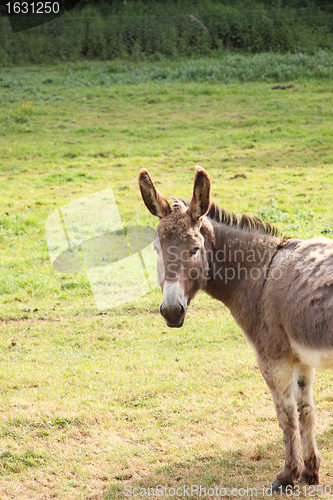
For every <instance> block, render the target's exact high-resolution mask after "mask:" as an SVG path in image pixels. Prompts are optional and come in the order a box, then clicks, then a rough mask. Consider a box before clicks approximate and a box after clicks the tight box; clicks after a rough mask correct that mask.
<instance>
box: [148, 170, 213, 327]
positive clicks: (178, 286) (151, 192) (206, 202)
mask: <svg viewBox="0 0 333 500" xmlns="http://www.w3.org/2000/svg"><path fill="white" fill-rule="evenodd" d="M139 186H140V191H141V195H142V199H143V201H144V203H145V205H146V207H147V208H148V210H149V211H150V212H151V213H152V214H153V215H156V217H159V219H160V223H159V225H158V227H157V235H156V238H155V241H154V247H155V249H156V252H157V273H158V279H159V283H160V284H161V288H162V292H163V302H162V304H161V306H160V313H161V315H162V316H163V318H164V319H165V321H166V323H167V325H168V326H170V327H177V328H179V327H181V326H182V325H183V323H184V319H185V314H186V310H187V307H188V305H189V303H190V301H191V300H192V298H193V297H194V294H195V293H196V292H197V291H198V290H199V289H200V288H203V287H204V285H205V283H206V280H207V272H208V263H207V256H206V250H205V246H204V243H205V242H204V237H203V235H202V231H201V229H202V228H201V225H202V221H201V218H202V216H203V215H205V214H206V213H207V212H208V210H209V206H210V178H209V176H208V174H207V172H206V171H205V170H204V169H203V168H201V167H199V166H197V167H196V174H195V179H194V187H193V196H192V200H191V203H190V204H189V206H187V205H186V204H185V203H183V202H181V201H179V200H176V202H175V203H174V205H173V208H171V207H170V205H169V203H168V202H167V200H166V199H165V198H164V196H163V195H162V194H161V193H160V192H159V191H158V190H157V189H156V188H155V186H154V183H153V181H152V180H151V177H150V175H149V173H148V172H147V170H146V169H142V170H141V172H140V174H139Z"/></svg>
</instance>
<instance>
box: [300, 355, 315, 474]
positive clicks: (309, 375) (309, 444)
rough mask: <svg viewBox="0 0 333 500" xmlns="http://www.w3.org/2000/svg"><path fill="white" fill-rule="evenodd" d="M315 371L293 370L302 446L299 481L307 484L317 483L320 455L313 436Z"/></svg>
mask: <svg viewBox="0 0 333 500" xmlns="http://www.w3.org/2000/svg"><path fill="white" fill-rule="evenodd" d="M314 374H315V369H314V368H311V367H309V366H305V365H300V366H297V368H296V370H295V377H294V392H295V396H296V401H297V408H298V413H299V426H300V431H301V439H302V446H303V460H304V469H303V472H302V476H301V480H302V481H304V482H306V483H308V484H318V483H319V466H320V453H319V451H318V449H317V445H316V439H315V434H314V423H315V417H316V414H315V408H314V404H313V398H312V382H313V377H314Z"/></svg>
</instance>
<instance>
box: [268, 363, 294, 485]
mask: <svg viewBox="0 0 333 500" xmlns="http://www.w3.org/2000/svg"><path fill="white" fill-rule="evenodd" d="M258 363H259V368H260V370H261V373H262V374H263V376H264V378H265V380H266V382H267V385H268V387H269V388H270V391H271V393H272V396H273V400H274V404H275V409H276V414H277V418H278V421H279V425H280V427H281V429H282V431H283V441H284V445H285V466H284V470H283V471H282V472H280V473H279V474H277V476H276V480H275V481H274V483H273V484H272V490H273V491H278V492H280V493H281V490H282V491H283V490H284V489H285V487H286V486H289V485H290V486H293V485H294V481H297V480H298V479H299V477H300V475H301V472H302V468H303V461H302V455H301V445H300V433H299V427H298V414H297V407H296V400H295V395H294V392H293V374H294V366H293V364H292V363H291V362H290V361H289V360H284V359H278V360H276V359H267V358H266V357H262V358H261V357H260V356H258Z"/></svg>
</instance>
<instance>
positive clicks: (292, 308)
mask: <svg viewBox="0 0 333 500" xmlns="http://www.w3.org/2000/svg"><path fill="white" fill-rule="evenodd" d="M139 187H140V190H141V195H142V198H143V201H144V203H145V205H146V207H147V208H148V210H149V211H150V212H151V213H152V214H153V215H155V216H157V217H159V219H160V222H159V225H158V227H157V235H156V238H155V241H154V246H155V249H156V251H157V272H158V278H159V283H160V285H161V288H162V292H163V302H162V304H161V306H160V313H161V315H162V316H163V318H164V319H165V321H166V323H167V325H168V326H169V327H176V328H179V327H181V326H182V325H183V322H184V319H185V315H186V310H187V308H188V306H189V304H190V302H191V300H192V298H193V297H194V295H195V293H196V292H197V291H198V290H205V291H206V292H207V293H208V294H209V295H211V296H212V297H214V298H215V299H217V300H220V301H221V302H223V303H224V304H225V305H226V306H227V307H228V308H229V310H230V311H231V314H232V315H233V317H234V318H235V320H236V322H237V323H238V325H239V326H240V328H241V330H242V331H243V333H244V335H245V337H246V339H247V341H248V342H249V344H250V345H251V346H252V347H253V348H254V350H255V353H256V357H257V362H258V365H259V368H260V371H261V373H262V375H263V377H264V378H265V380H266V383H267V385H268V387H269V389H270V391H271V394H272V397H273V400H274V404H275V408H276V413H277V418H278V422H279V425H280V427H281V429H282V431H283V441H284V444H285V465H284V470H283V471H281V472H280V473H278V474H277V476H276V479H275V480H274V482H273V484H272V485H271V489H272V491H276V492H279V493H282V492H283V491H286V488H287V487H288V488H290V487H293V485H294V483H295V481H298V480H300V481H301V482H303V483H306V484H309V485H314V484H318V482H319V466H320V454H319V451H318V449H317V445H316V441H315V434H314V422H315V408H314V404H313V398H312V382H313V378H314V373H315V369H316V368H317V369H325V368H333V242H332V241H330V240H327V239H325V238H313V239H309V240H302V239H296V238H291V239H288V238H285V237H283V236H282V235H281V234H280V233H279V232H278V230H277V229H276V228H275V227H274V226H271V225H269V224H268V223H267V222H262V221H261V220H260V219H259V217H257V216H249V215H246V214H243V215H242V216H236V215H235V214H234V213H229V212H227V211H226V210H224V209H222V210H220V209H219V208H218V207H217V206H216V205H215V204H213V203H212V204H211V203H210V188H211V181H210V178H209V175H208V174H207V172H206V171H205V170H204V169H203V168H201V167H199V166H197V167H196V174H195V179H194V188H193V196H192V199H191V202H190V203H188V202H185V201H184V200H182V199H177V198H174V199H173V206H172V207H171V206H170V205H169V203H168V201H167V200H166V199H165V198H164V196H163V195H162V194H161V193H160V192H159V191H158V190H157V189H156V188H155V186H154V183H153V181H152V180H151V177H150V176H149V173H148V171H147V170H145V169H142V170H141V171H140V174H139ZM301 444H302V448H303V454H302V452H301Z"/></svg>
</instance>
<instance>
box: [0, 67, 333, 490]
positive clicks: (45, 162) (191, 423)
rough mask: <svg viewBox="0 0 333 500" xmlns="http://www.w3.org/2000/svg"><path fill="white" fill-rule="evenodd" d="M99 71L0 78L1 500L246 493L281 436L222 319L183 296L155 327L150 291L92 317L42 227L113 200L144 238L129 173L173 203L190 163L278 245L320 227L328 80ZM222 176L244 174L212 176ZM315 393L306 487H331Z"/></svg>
mask: <svg viewBox="0 0 333 500" xmlns="http://www.w3.org/2000/svg"><path fill="white" fill-rule="evenodd" d="M109 67H110V68H112V65H110V66H109ZM130 70H131V71H132V69H130ZM103 71H104V70H103V65H102V64H101V63H96V64H95V63H91V64H89V65H88V63H84V64H81V65H79V64H78V65H71V66H69V65H61V66H58V67H38V66H37V67H27V68H20V69H18V68H16V69H15V70H10V69H8V70H3V72H2V82H7V84H6V85H2V86H1V87H0V99H1V103H2V105H1V110H0V137H1V142H0V161H1V167H0V175H1V178H0V183H1V184H0V185H1V199H0V248H1V254H0V255H1V257H0V259H1V261H0V265H1V275H0V280H1V284H0V301H1V309H0V317H1V330H0V331H1V350H0V360H1V364H0V376H1V400H0V434H1V443H2V446H1V450H0V499H6V500H7V499H10V498H15V499H18V498H19V499H20V500H28V499H29V500H33V499H38V500H42V499H51V498H59V499H61V500H74V499H75V500H76V499H84V500H88V499H89V500H100V499H122V498H125V490H124V488H125V486H127V488H129V487H130V488H135V487H142V488H148V487H155V486H157V485H163V486H168V487H181V486H184V485H200V484H201V485H202V486H205V487H207V488H208V487H215V486H216V485H217V486H219V487H221V488H222V487H224V488H227V489H228V495H227V496H225V498H233V496H232V495H231V493H230V491H231V488H233V487H234V488H245V489H246V488H247V487H249V488H257V489H258V496H260V494H261V496H262V486H263V485H265V486H266V487H268V486H269V485H270V484H271V482H272V480H273V479H274V476H275V474H276V473H277V472H278V471H279V470H280V469H281V467H282V464H283V442H282V436H281V433H280V429H279V427H278V424H277V419H276V416H275V411H274V407H273V403H272V401H271V397H270V395H269V392H268V389H267V387H266V385H265V383H264V381H263V379H262V377H261V375H260V373H259V372H258V369H257V367H256V362H255V359H254V354H253V352H252V350H251V349H250V348H249V347H248V346H247V345H246V343H245V341H244V340H243V337H242V335H241V333H240V331H239V329H238V327H237V326H236V324H235V323H234V321H233V319H232V318H231V316H230V314H229V312H228V311H227V310H226V309H225V308H224V307H223V306H222V305H221V304H219V303H218V302H214V301H213V300H211V299H209V298H208V297H206V296H205V295H204V294H200V295H199V296H198V297H197V298H196V299H195V300H194V302H193V304H192V305H191V307H190V310H189V313H188V315H187V319H186V323H185V325H184V327H183V328H182V329H180V330H177V331H175V330H171V329H167V327H166V326H165V323H164V320H163V319H162V317H160V316H159V314H158V306H159V303H160V301H161V293H160V291H159V290H158V289H155V290H153V291H151V292H150V293H149V294H147V295H146V296H144V297H143V298H141V299H139V300H137V301H133V302H130V303H127V304H125V305H123V306H120V307H118V308H116V309H110V310H107V311H105V313H101V312H99V311H98V310H97V308H96V305H95V303H94V300H93V297H92V293H91V289H90V284H89V281H88V279H87V277H86V276H85V275H84V274H61V273H56V272H55V271H54V270H53V268H52V266H51V263H50V260H49V255H48V247H47V243H46V237H45V221H46V219H47V217H48V216H49V215H50V214H51V213H52V212H53V211H54V210H56V209H58V208H61V207H62V206H63V205H65V204H67V203H69V202H71V201H74V200H77V199H78V198H81V197H83V196H86V195H89V194H92V193H96V192H98V191H101V190H103V189H107V188H112V189H113V192H114V194H115V197H116V200H117V204H118V208H119V212H120V215H121V217H122V220H123V222H124V223H125V224H127V225H137V224H140V225H150V226H152V225H155V223H156V221H155V220H153V217H151V216H150V214H148V212H147V211H146V209H145V207H144V205H143V203H142V201H141V199H140V195H139V191H138V187H137V174H138V172H139V170H140V168H142V167H145V168H148V169H149V171H150V173H151V174H152V176H153V178H154V180H156V184H157V186H158V188H159V189H160V190H161V191H162V192H163V193H164V194H165V195H166V196H167V197H168V198H169V199H170V195H180V196H183V197H185V198H189V197H190V195H191V192H192V183H193V175H194V165H196V164H200V165H201V166H203V167H204V168H206V169H207V170H208V172H209V174H210V175H211V178H212V182H213V191H212V198H213V200H214V201H216V202H218V203H219V205H220V206H224V207H225V208H228V209H232V210H235V211H236V212H242V211H247V212H252V213H257V214H259V215H260V216H262V217H263V218H266V219H267V220H268V221H269V222H273V223H275V224H277V225H278V226H279V227H280V228H281V229H283V230H284V231H285V232H286V233H288V234H290V235H293V236H301V237H310V236H313V235H321V233H322V232H323V231H330V230H333V205H332V185H333V154H332V145H333V139H332V137H333V134H332V132H333V124H332V114H333V111H332V102H333V98H332V85H331V83H330V82H328V81H327V82H326V81H325V80H319V79H306V78H305V77H304V75H303V77H302V78H299V79H295V80H289V81H287V82H286V83H287V84H293V87H292V88H289V89H286V90H273V89H272V87H273V83H272V82H270V81H269V80H268V81H265V82H261V83H258V82H252V83H237V81H234V82H233V83H229V84H224V83H219V82H210V81H199V82H195V81H193V79H191V77H189V78H188V80H189V81H185V80H186V79H185V80H184V81H175V82H170V81H168V80H167V79H166V81H165V82H163V83H162V82H159V83H157V82H154V81H149V79H148V81H146V82H145V83H140V82H138V83H135V82H132V84H123V85H119V84H118V85H117V84H116V83H115V82H101V81H99V80H98V78H97V77H96V75H99V74H100V73H102V72H103ZM133 71H134V70H133ZM138 71H139V70H138ZM104 72H105V71H104ZM109 74H112V71H110V72H109ZM236 80H237V79H236ZM283 81H284V82H285V80H283ZM133 83H135V84H133ZM237 173H244V174H246V176H247V177H246V178H242V177H239V178H236V179H233V180H228V179H229V178H230V177H232V176H234V175H235V174H237ZM325 234H326V235H327V236H328V237H330V235H331V233H330V232H327V233H325ZM314 394H315V402H316V407H317V427H316V428H317V434H318V436H317V438H318V442H319V446H320V449H321V451H322V474H321V483H322V484H323V485H332V484H333V475H332V470H333V449H332V446H333V444H332V443H333V439H332V438H333V423H332V406H333V404H332V401H333V381H332V374H331V372H320V373H318V374H317V376H316V381H315V387H314ZM127 491H129V490H127ZM332 491H333V486H332ZM170 498H171V497H170ZM188 498H193V499H197V498H200V497H199V496H198V495H197V494H193V495H192V497H188ZM322 498H328V496H326V497H325V495H324V496H322Z"/></svg>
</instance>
